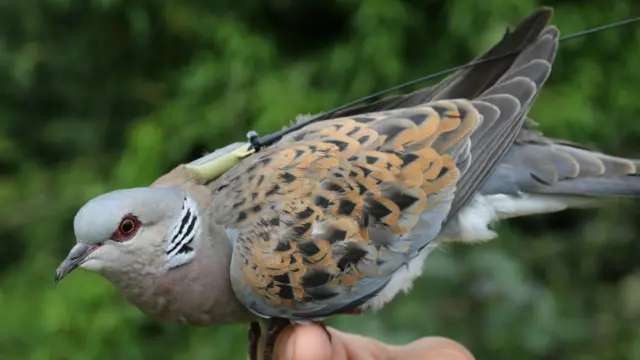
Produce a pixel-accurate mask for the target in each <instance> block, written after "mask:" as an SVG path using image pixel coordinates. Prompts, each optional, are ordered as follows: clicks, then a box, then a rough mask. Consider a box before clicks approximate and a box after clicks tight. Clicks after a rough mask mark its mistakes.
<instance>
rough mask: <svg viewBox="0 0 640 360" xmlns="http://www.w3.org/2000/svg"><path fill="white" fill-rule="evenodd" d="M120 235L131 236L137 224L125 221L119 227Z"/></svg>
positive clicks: (130, 220) (128, 220)
mask: <svg viewBox="0 0 640 360" xmlns="http://www.w3.org/2000/svg"><path fill="white" fill-rule="evenodd" d="M118 229H119V230H120V233H122V234H124V235H126V234H131V233H132V232H133V231H134V230H135V229H136V223H135V221H133V220H132V219H129V218H127V219H123V220H122V221H121V222H120V226H119V227H118Z"/></svg>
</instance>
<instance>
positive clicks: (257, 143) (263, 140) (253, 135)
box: [247, 17, 640, 152]
mask: <svg viewBox="0 0 640 360" xmlns="http://www.w3.org/2000/svg"><path fill="white" fill-rule="evenodd" d="M636 22H640V17H636V18H631V19H626V20H622V21H618V22H615V23H612V24H607V25H603V26H599V27H596V28H593V29H588V30H584V31H579V32H577V33H573V34H571V35H567V36H563V37H561V38H560V39H559V41H564V40H572V39H577V38H579V37H583V36H586V35H591V34H595V33H598V32H602V31H606V30H609V29H613V28H617V27H621V26H625V25H629V24H633V23H636ZM520 51H522V49H519V50H515V51H512V52H509V53H505V54H501V55H496V56H491V57H488V58H485V59H482V60H478V61H472V62H469V63H467V64H464V65H459V66H456V67H452V68H449V69H445V70H441V71H438V72H436V73H434V74H431V75H427V76H424V77H421V78H417V79H414V80H411V81H408V82H405V83H403V84H400V85H396V86H393V87H390V88H388V89H385V90H382V91H379V92H377V93H375V94H372V95H369V96H365V97H363V98H360V99H357V100H354V101H351V102H349V103H346V104H344V105H341V106H338V107H336V108H334V109H333V110H330V111H327V112H324V113H322V114H319V115H316V116H314V117H313V118H311V119H308V120H305V121H302V122H298V123H295V124H293V125H292V126H291V127H289V128H287V129H284V130H280V131H278V132H275V133H273V134H269V135H265V136H262V137H258V133H257V132H255V131H250V132H249V133H248V134H247V137H248V138H249V142H250V143H251V147H252V148H253V149H255V150H256V152H257V151H260V149H262V148H264V147H266V146H269V145H271V144H273V143H275V142H276V141H278V140H280V139H281V138H282V137H283V136H285V135H287V134H289V133H291V132H294V131H296V130H299V129H302V128H303V127H305V126H307V125H309V124H311V123H314V122H316V121H322V120H325V119H327V118H329V116H331V115H332V114H334V113H336V112H338V111H340V110H344V109H347V108H350V107H352V106H354V105H358V104H361V103H364V102H367V101H372V100H375V99H377V98H379V97H380V96H383V95H386V94H388V93H391V92H393V91H396V90H401V89H404V88H407V87H409V86H412V85H416V84H419V83H422V82H425V81H428V80H433V79H435V78H438V77H440V76H443V75H446V74H449V73H452V72H455V71H459V70H464V69H467V68H470V67H472V66H476V65H479V64H484V63H487V62H490V61H494V60H499V59H503V58H505V57H508V56H511V55H515V54H518V53H519V52H520Z"/></svg>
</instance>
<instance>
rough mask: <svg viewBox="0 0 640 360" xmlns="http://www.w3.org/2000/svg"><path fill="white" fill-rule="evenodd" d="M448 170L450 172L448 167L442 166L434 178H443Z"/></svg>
mask: <svg viewBox="0 0 640 360" xmlns="http://www.w3.org/2000/svg"><path fill="white" fill-rule="evenodd" d="M449 170H451V169H449V168H448V167H444V166H443V167H442V169H440V172H439V173H438V176H437V177H436V178H441V177H443V176H445V175H446V174H447V173H448V172H449Z"/></svg>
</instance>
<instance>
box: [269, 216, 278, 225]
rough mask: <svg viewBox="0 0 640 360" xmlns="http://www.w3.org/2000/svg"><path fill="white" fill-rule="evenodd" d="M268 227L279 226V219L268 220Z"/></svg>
mask: <svg viewBox="0 0 640 360" xmlns="http://www.w3.org/2000/svg"><path fill="white" fill-rule="evenodd" d="M269 225H271V226H278V225H280V219H278V218H277V217H276V218H272V219H270V220H269Z"/></svg>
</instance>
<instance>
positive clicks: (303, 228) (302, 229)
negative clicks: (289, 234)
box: [293, 223, 312, 236]
mask: <svg viewBox="0 0 640 360" xmlns="http://www.w3.org/2000/svg"><path fill="white" fill-rule="evenodd" d="M311 226H312V225H311V223H304V224H302V225H298V226H294V227H293V232H294V233H295V234H296V235H298V236H302V235H304V234H306V233H307V231H309V230H310V229H311Z"/></svg>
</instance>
